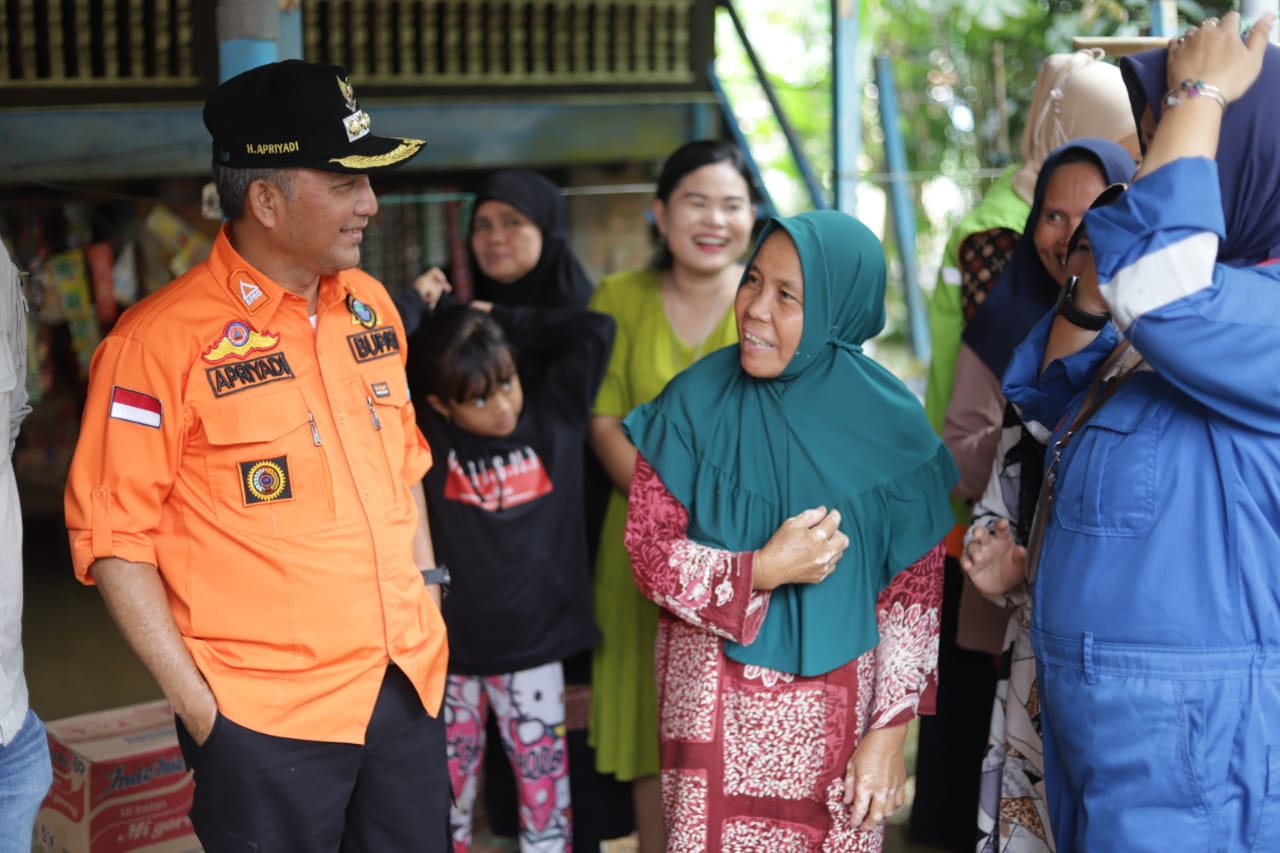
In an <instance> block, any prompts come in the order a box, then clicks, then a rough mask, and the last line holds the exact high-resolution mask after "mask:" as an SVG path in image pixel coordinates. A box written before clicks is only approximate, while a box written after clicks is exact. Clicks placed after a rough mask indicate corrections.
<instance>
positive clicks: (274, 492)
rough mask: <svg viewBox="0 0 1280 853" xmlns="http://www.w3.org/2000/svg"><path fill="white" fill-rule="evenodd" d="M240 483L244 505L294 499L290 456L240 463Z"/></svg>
mask: <svg viewBox="0 0 1280 853" xmlns="http://www.w3.org/2000/svg"><path fill="white" fill-rule="evenodd" d="M240 485H241V488H242V489H243V491H244V505H245V506H253V505H254V504H264V503H271V502H272V501H290V500H293V482H292V481H291V480H290V479H289V457H288V456H275V457H272V458H271V459H256V460H253V461H252V462H241V463H240Z"/></svg>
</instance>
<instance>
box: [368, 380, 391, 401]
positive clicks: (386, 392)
mask: <svg viewBox="0 0 1280 853" xmlns="http://www.w3.org/2000/svg"><path fill="white" fill-rule="evenodd" d="M369 387H370V388H372V389H373V396H375V397H377V398H378V399H379V400H381V399H382V398H383V397H390V396H391V386H390V385H388V384H387V383H385V382H375V383H373V384H372V385H370V386H369Z"/></svg>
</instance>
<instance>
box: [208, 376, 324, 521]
mask: <svg viewBox="0 0 1280 853" xmlns="http://www.w3.org/2000/svg"><path fill="white" fill-rule="evenodd" d="M201 422H202V424H203V426H204V432H205V438H206V440H207V441H208V444H209V447H208V452H207V453H206V454H205V466H206V473H207V477H208V484H209V493H210V498H211V500H212V503H213V512H214V515H215V517H216V518H217V520H218V522H219V523H220V524H222V525H224V526H225V527H227V528H228V529H232V530H237V531H242V532H245V533H251V534H255V535H258V536H265V537H268V538H272V539H287V538H290V537H294V536H300V535H304V534H307V533H312V532H315V531H317V530H323V529H326V528H328V527H331V526H332V525H333V523H334V521H335V513H334V496H333V480H332V477H331V476H330V468H329V461H328V457H327V455H326V451H327V448H326V446H325V444H324V443H323V441H322V437H321V435H320V432H319V430H318V428H317V427H316V422H315V418H314V417H313V415H312V413H311V411H310V409H309V408H308V407H307V404H306V400H305V399H304V398H303V396H302V394H301V392H299V391H292V390H291V391H287V392H283V393H279V394H273V395H270V396H264V397H258V398H257V399H254V400H253V401H252V405H244V404H242V403H240V401H237V404H236V405H231V406H226V407H214V408H213V409H211V410H210V411H207V412H205V413H203V416H202V419H201Z"/></svg>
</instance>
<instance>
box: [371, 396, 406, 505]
mask: <svg viewBox="0 0 1280 853" xmlns="http://www.w3.org/2000/svg"><path fill="white" fill-rule="evenodd" d="M359 393H360V394H361V395H362V399H363V401H364V405H365V407H366V408H367V409H368V411H369V418H370V420H371V421H372V423H373V427H374V430H375V432H377V434H378V439H379V442H378V443H379V445H380V451H379V452H380V455H381V457H382V466H383V471H384V473H385V477H386V483H387V488H388V489H389V490H390V493H391V495H392V496H395V495H398V494H399V493H400V492H401V491H402V490H403V489H404V488H406V487H407V486H409V485H410V484H409V483H406V482H405V481H404V476H403V473H404V462H405V431H404V424H403V423H402V422H401V420H400V410H401V408H403V407H404V405H405V404H406V403H407V402H408V400H409V388H408V383H407V382H406V381H405V378H404V376H403V375H398V376H375V377H364V378H362V380H361V385H360V391H359Z"/></svg>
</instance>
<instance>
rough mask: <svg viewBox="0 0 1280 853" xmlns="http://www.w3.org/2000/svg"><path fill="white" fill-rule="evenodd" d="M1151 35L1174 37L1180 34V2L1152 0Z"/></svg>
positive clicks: (1149, 5)
mask: <svg viewBox="0 0 1280 853" xmlns="http://www.w3.org/2000/svg"><path fill="white" fill-rule="evenodd" d="M1148 7H1149V8H1150V9H1151V35H1153V36H1155V37H1156V38H1173V37H1174V36H1176V35H1177V34H1178V4H1177V3H1176V2H1174V0H1151V2H1150V3H1149V4H1148Z"/></svg>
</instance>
